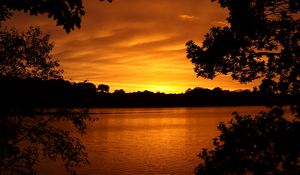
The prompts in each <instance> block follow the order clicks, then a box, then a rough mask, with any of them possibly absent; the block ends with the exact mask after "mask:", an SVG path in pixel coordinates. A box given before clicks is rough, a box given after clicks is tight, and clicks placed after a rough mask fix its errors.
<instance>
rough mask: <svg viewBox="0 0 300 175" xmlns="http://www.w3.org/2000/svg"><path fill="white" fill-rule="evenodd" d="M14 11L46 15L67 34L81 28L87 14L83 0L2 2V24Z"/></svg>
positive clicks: (9, 0) (0, 14)
mask: <svg viewBox="0 0 300 175" xmlns="http://www.w3.org/2000/svg"><path fill="white" fill-rule="evenodd" d="M100 1H104V0H100ZM107 1H108V2H112V0H107ZM13 11H24V12H28V13H29V14H30V15H42V14H45V13H46V14H48V17H49V18H53V19H54V20H55V21H56V25H57V26H63V27H64V29H65V31H66V32H67V33H69V32H70V31H71V30H74V28H75V27H77V28H80V23H81V18H82V16H83V15H84V14H85V11H84V7H83V4H82V0H76V1H74V0H43V1H30V0H1V2H0V22H1V21H4V20H7V19H8V18H9V17H10V16H12V14H13Z"/></svg>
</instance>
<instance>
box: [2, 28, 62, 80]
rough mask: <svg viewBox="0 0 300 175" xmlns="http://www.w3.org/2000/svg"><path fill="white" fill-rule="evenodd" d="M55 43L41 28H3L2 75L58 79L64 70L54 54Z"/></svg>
mask: <svg viewBox="0 0 300 175" xmlns="http://www.w3.org/2000/svg"><path fill="white" fill-rule="evenodd" d="M52 49H53V44H52V43H51V42H50V41H49V35H43V34H42V32H41V31H40V29H39V28H33V27H31V28H30V29H29V30H28V31H27V32H22V33H19V32H17V31H16V30H14V29H12V30H3V31H0V77H17V78H39V79H44V80H45V79H57V78H61V77H62V76H61V73H62V70H60V69H58V66H59V63H58V60H53V59H52V58H51V55H50V52H51V50H52Z"/></svg>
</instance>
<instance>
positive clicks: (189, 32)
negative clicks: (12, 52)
mask: <svg viewBox="0 0 300 175" xmlns="http://www.w3.org/2000/svg"><path fill="white" fill-rule="evenodd" d="M83 2H84V6H85V10H86V15H85V16H84V17H83V19H82V20H83V21H82V27H81V29H76V30H75V31H73V32H71V33H70V34H66V33H65V31H64V30H63V29H62V28H61V27H57V26H55V21H54V20H51V19H48V18H47V17H46V16H38V17H36V16H29V15H27V14H24V13H15V15H14V16H13V17H12V18H11V19H9V20H7V22H5V24H4V26H5V25H7V26H14V27H16V28H17V29H20V30H25V29H26V28H28V27H29V26H40V28H41V29H42V30H43V31H44V32H45V33H49V34H50V35H51V40H52V41H53V42H54V44H55V46H54V47H55V49H54V50H53V52H52V54H53V57H54V58H58V59H59V60H60V64H61V67H62V68H63V69H64V74H63V75H64V78H65V79H68V80H70V79H71V80H72V81H76V82H78V81H84V80H88V81H89V82H92V83H95V84H96V85H98V84H100V83H104V84H108V85H109V86H110V88H111V91H114V90H115V89H124V90H125V91H126V92H133V91H144V90H150V91H154V92H156V91H160V92H166V93H181V92H184V91H185V90H186V89H187V88H194V87H196V86H198V87H206V88H214V87H221V88H223V89H230V90H235V89H245V88H250V89H251V88H252V86H253V83H252V84H247V85H245V84H240V83H238V82H236V81H233V80H231V78H230V77H228V76H219V77H217V78H216V79H215V80H205V79H202V78H197V77H196V74H195V73H194V71H193V65H192V64H191V63H190V61H189V60H188V59H187V58H186V53H185V43H186V42H187V41H188V40H194V41H196V42H197V43H201V40H203V38H204V35H205V34H206V32H207V31H208V30H209V28H210V27H212V26H214V25H224V24H225V18H226V16H227V13H226V11H225V10H224V9H221V8H220V7H219V6H218V4H216V3H211V2H210V0H185V1H182V0H151V1H149V0H114V1H113V3H107V2H99V1H98V0H83Z"/></svg>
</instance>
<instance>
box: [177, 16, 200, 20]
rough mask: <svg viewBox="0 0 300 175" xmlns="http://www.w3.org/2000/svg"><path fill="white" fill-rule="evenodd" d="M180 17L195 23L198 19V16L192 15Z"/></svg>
mask: <svg viewBox="0 0 300 175" xmlns="http://www.w3.org/2000/svg"><path fill="white" fill-rule="evenodd" d="M178 17H179V18H180V19H181V20H183V21H195V20H197V19H198V18H197V17H196V16H192V15H179V16H178Z"/></svg>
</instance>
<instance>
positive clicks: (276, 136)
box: [186, 0, 300, 174]
mask: <svg viewBox="0 0 300 175" xmlns="http://www.w3.org/2000/svg"><path fill="white" fill-rule="evenodd" d="M212 1H213V2H214V1H216V0H212ZM218 3H219V4H220V5H221V7H222V8H227V9H228V10H229V17H228V18H227V22H228V25H227V26H225V27H213V28H211V29H210V32H209V33H207V34H206V35H205V40H204V41H203V42H202V45H201V46H198V45H197V44H195V42H193V41H188V42H187V44H186V46H187V57H188V58H189V59H190V60H191V62H192V63H194V65H195V72H196V73H197V75H198V76H201V77H204V78H209V79H213V78H215V77H216V75H217V74H230V75H231V77H232V78H233V79H234V80H238V81H240V82H241V83H247V82H250V81H253V80H255V79H261V80H262V83H261V85H260V86H259V88H260V91H261V92H263V93H265V94H274V93H278V94H292V95H299V94H300V42H299V39H300V30H299V28H300V16H299V11H300V3H299V1H296V0H266V1H260V0H243V1H240V0H218ZM295 103H296V104H298V105H296V106H292V108H293V110H292V112H293V113H292V114H294V118H293V119H290V120H287V119H286V118H285V116H284V110H283V109H279V108H275V109H273V110H271V111H270V112H268V113H260V114H259V115H257V116H255V117H251V116H240V115H238V114H234V119H233V120H232V121H231V122H230V123H229V124H228V125H225V124H224V123H221V124H220V125H219V130H220V131H221V135H220V136H219V137H217V138H215V139H214V148H213V149H212V150H209V151H208V150H206V149H204V150H203V151H202V152H201V153H200V155H199V156H200V158H201V159H202V160H203V163H201V164H200V165H199V166H198V167H197V168H196V174H247V173H250V174H299V173H300V171H299V170H300V162H299V160H300V159H299V158H300V149H299V146H300V145H299V141H298V139H297V137H298V136H297V134H296V133H298V132H299V130H300V122H299V119H297V118H295V117H299V111H300V110H299V108H300V107H299V101H298V102H295Z"/></svg>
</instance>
